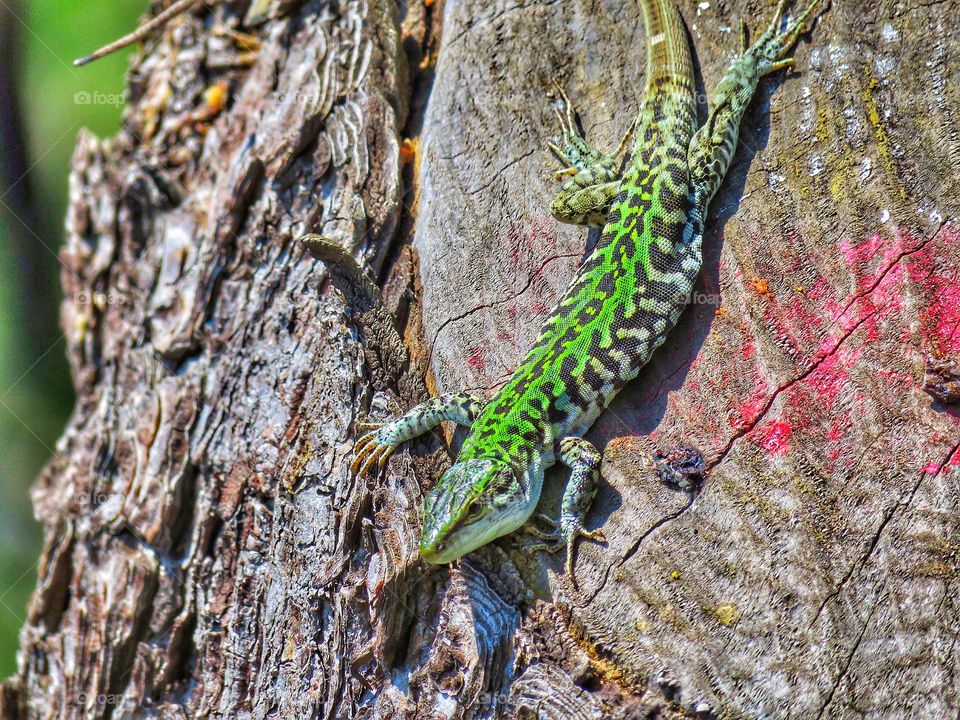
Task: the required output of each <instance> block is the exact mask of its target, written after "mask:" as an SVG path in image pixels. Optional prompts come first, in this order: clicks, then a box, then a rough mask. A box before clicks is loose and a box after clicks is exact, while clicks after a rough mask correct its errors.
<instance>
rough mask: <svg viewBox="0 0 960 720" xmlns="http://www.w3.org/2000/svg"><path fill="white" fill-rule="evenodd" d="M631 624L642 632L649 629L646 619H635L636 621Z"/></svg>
mask: <svg viewBox="0 0 960 720" xmlns="http://www.w3.org/2000/svg"><path fill="white" fill-rule="evenodd" d="M633 626H634V627H635V628H636V629H637V630H638V631H639V632H642V633H645V632H649V631H650V623H649V622H647V621H646V620H637V621H636V622H635V623H634V624H633Z"/></svg>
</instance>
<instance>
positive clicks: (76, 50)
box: [0, 0, 148, 678]
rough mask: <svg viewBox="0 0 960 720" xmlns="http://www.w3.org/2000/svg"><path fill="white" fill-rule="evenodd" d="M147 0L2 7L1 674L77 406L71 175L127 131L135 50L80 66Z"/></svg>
mask: <svg viewBox="0 0 960 720" xmlns="http://www.w3.org/2000/svg"><path fill="white" fill-rule="evenodd" d="M147 7H148V3H147V0H0V33H2V34H0V493H2V496H3V498H4V502H2V503H0V678H2V677H6V676H8V675H10V674H11V673H12V672H14V670H15V669H16V649H17V635H18V633H19V631H20V627H21V626H22V625H23V622H24V618H25V617H26V606H27V601H28V600H29V597H30V593H31V592H32V590H33V587H34V583H35V582H36V561H37V558H38V554H39V551H40V541H41V533H40V528H39V526H38V525H37V524H36V523H35V522H34V520H33V513H32V510H31V506H30V498H29V488H30V485H31V483H32V482H33V480H34V478H35V477H36V475H37V473H38V472H39V470H40V469H41V468H42V467H43V465H44V464H45V463H46V462H47V460H48V459H49V457H50V455H51V453H52V452H53V451H52V448H53V447H54V445H55V444H56V441H57V438H58V437H59V435H60V433H61V432H62V430H63V427H64V423H65V422H66V419H67V416H68V415H69V413H70V411H71V409H72V406H73V391H72V388H71V384H70V377H69V373H68V368H67V364H66V359H65V354H64V353H65V349H64V344H63V340H62V334H61V332H60V328H59V325H58V322H57V314H58V311H59V305H60V302H61V299H62V293H61V290H60V282H59V270H60V266H59V261H58V259H57V252H58V251H59V249H60V247H61V246H62V244H63V218H64V213H65V210H66V200H67V175H68V166H69V162H70V155H71V153H72V152H73V146H74V142H75V140H76V137H77V132H78V131H79V130H80V128H81V127H87V128H88V129H90V130H91V131H93V132H94V133H96V134H97V135H99V136H100V137H106V136H110V135H113V134H115V133H116V132H117V129H118V128H119V126H120V120H121V114H122V111H123V107H122V105H121V104H120V103H119V102H117V97H118V96H120V97H122V93H123V87H124V82H123V78H124V73H125V71H126V69H127V66H128V62H129V57H130V54H131V53H132V52H135V50H130V51H127V52H124V53H118V54H117V55H114V56H111V57H108V58H105V59H103V60H99V61H97V62H96V63H94V64H92V65H88V66H86V67H82V68H74V67H73V66H72V65H71V61H72V60H73V59H74V58H76V57H79V56H81V55H85V54H87V53H89V52H90V51H92V50H94V49H96V48H97V47H99V46H101V45H103V44H106V43H107V42H109V41H110V40H113V39H115V38H117V37H119V36H121V35H123V34H125V33H126V32H128V31H129V30H131V29H133V28H134V27H135V26H136V24H137V22H138V19H139V17H140V16H141V14H142V13H144V12H145V11H146V10H147Z"/></svg>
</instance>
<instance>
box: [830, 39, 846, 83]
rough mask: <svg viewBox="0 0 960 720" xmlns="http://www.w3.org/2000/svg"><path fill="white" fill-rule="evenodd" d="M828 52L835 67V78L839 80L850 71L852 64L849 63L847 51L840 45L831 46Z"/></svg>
mask: <svg viewBox="0 0 960 720" xmlns="http://www.w3.org/2000/svg"><path fill="white" fill-rule="evenodd" d="M827 52H828V53H830V64H831V65H832V66H833V74H834V77H836V78H837V79H838V80H839V79H840V78H842V77H843V76H844V75H846V73H847V71H848V70H849V69H850V63H849V62H847V50H846V48H843V47H841V46H839V45H830V47H828V48H827Z"/></svg>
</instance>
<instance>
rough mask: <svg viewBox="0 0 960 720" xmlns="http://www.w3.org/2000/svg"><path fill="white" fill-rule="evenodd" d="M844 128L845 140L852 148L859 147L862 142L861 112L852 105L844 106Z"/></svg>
mask: <svg viewBox="0 0 960 720" xmlns="http://www.w3.org/2000/svg"><path fill="white" fill-rule="evenodd" d="M843 121H844V128H845V131H846V134H847V141H848V142H849V143H850V145H851V146H853V147H854V148H860V147H861V146H862V145H863V144H864V140H863V138H864V134H865V133H864V126H863V120H862V117H861V113H860V112H859V110H857V109H854V108H852V107H848V108H845V109H844V111H843Z"/></svg>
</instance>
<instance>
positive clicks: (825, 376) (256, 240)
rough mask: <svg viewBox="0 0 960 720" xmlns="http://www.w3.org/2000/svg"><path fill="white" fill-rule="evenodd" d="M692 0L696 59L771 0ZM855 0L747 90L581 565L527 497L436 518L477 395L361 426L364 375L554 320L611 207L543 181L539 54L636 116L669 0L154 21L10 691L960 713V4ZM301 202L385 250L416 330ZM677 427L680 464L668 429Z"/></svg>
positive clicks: (115, 181)
mask: <svg viewBox="0 0 960 720" xmlns="http://www.w3.org/2000/svg"><path fill="white" fill-rule="evenodd" d="M678 5H679V7H680V9H681V11H682V12H683V15H684V17H685V19H686V22H687V25H688V28H689V30H690V35H691V38H692V40H693V42H694V44H695V45H696V48H697V64H698V69H699V72H700V74H701V75H702V83H703V85H704V86H705V87H706V90H707V92H709V90H710V88H712V87H713V86H714V85H715V83H716V82H717V80H718V79H719V78H720V76H721V75H722V73H723V72H724V71H725V69H726V67H727V65H728V64H729V62H730V60H731V59H732V57H733V54H734V53H735V51H736V48H737V44H738V26H739V21H740V20H741V19H744V20H747V21H748V23H749V24H750V25H751V26H752V27H754V28H756V27H759V26H762V25H764V24H765V23H766V22H767V21H768V19H769V17H770V15H771V13H772V12H773V3H767V2H758V1H756V0H731V1H728V2H721V3H699V2H694V1H693V0H680V2H678ZM834 5H835V6H834V7H833V8H832V9H831V11H830V12H829V13H828V14H826V15H825V16H824V17H823V19H822V21H821V22H820V23H819V24H818V26H817V28H816V30H815V32H814V33H813V35H812V38H811V40H810V41H809V42H805V43H802V44H801V46H800V47H799V49H798V51H797V61H798V62H797V68H798V72H797V73H793V74H779V75H777V76H775V77H772V78H770V79H768V80H766V81H765V82H764V83H763V85H762V88H761V90H760V92H759V93H758V98H757V100H756V101H755V102H754V104H753V106H752V108H751V110H750V111H749V112H748V115H747V117H746V118H745V120H744V123H743V127H742V142H741V147H740V148H739V152H738V156H737V159H736V161H735V163H734V166H733V168H732V169H731V172H730V176H729V178H728V180H727V182H726V183H725V184H724V186H723V188H722V189H721V191H720V193H719V195H718V197H717V198H716V199H715V200H714V202H713V205H712V208H711V216H712V219H711V221H710V223H709V227H708V235H707V238H706V241H705V264H704V272H703V276H702V279H701V280H700V283H699V286H698V293H697V295H695V297H694V298H693V304H692V306H691V307H690V308H689V309H688V310H687V311H686V313H685V314H684V316H683V319H682V320H681V322H680V324H679V326H678V327H677V328H676V329H675V331H674V332H673V333H672V335H671V337H670V339H669V341H668V342H667V344H666V346H665V347H664V348H663V349H662V350H661V351H659V352H658V353H657V355H656V357H655V359H654V361H653V362H652V363H651V364H650V365H649V366H648V367H647V368H646V369H645V370H644V372H643V373H642V375H641V378H640V379H639V380H638V381H637V382H636V383H634V384H633V385H632V386H631V387H630V388H629V389H628V390H627V391H626V392H624V393H623V394H622V395H621V396H620V397H619V398H618V399H617V400H616V401H615V403H614V404H613V406H612V407H611V408H610V409H609V411H608V412H606V413H605V414H604V415H603V417H602V418H601V420H600V421H599V422H598V423H597V425H596V426H595V427H594V429H593V430H592V432H591V433H590V434H589V436H588V437H589V439H590V440H591V441H593V442H594V443H595V444H597V445H598V447H605V448H606V450H605V458H604V465H603V470H602V473H603V477H604V483H603V486H602V488H601V491H600V494H599V495H598V498H597V501H596V504H595V507H594V510H593V511H592V512H591V515H590V524H591V526H600V525H602V526H603V527H604V529H605V531H606V535H607V537H608V538H609V543H608V545H607V546H597V545H592V544H589V543H584V544H581V546H580V547H579V551H578V561H577V575H578V580H579V588H577V587H574V586H573V585H572V584H571V583H570V582H569V578H566V577H564V576H563V575H562V558H560V557H556V558H555V557H548V556H543V555H540V554H538V555H533V556H531V555H530V554H529V553H526V552H524V550H523V547H522V544H520V543H519V542H518V539H517V538H515V537H508V538H504V539H502V540H500V541H497V542H495V543H492V544H491V545H490V546H488V547H485V548H483V549H481V550H480V551H478V552H476V553H473V554H471V555H470V556H468V557H467V558H465V559H464V560H462V561H460V562H458V563H455V564H454V565H452V566H450V567H430V566H427V565H425V564H423V563H422V562H421V561H420V560H419V559H418V556H417V537H418V530H419V502H420V498H421V496H422V494H423V492H424V491H425V490H426V489H427V488H429V487H430V485H431V484H432V483H433V482H434V480H435V478H436V477H437V474H438V473H439V472H440V471H441V470H442V469H443V467H444V465H445V464H446V463H448V462H449V460H448V455H447V452H446V449H445V445H446V444H447V442H448V441H450V440H451V439H450V438H449V437H443V436H441V435H440V434H437V435H436V436H435V437H432V438H429V439H428V440H427V441H424V442H420V443H414V444H413V445H412V447H411V448H407V449H404V450H403V451H402V452H399V453H398V454H397V455H396V456H395V457H394V459H393V460H392V461H391V462H390V464H389V467H388V470H387V471H386V472H385V473H384V474H383V476H382V477H381V478H379V479H376V480H370V481H360V480H358V479H356V478H354V477H351V475H350V473H349V472H348V465H349V458H350V455H351V450H352V442H353V439H354V438H355V437H356V432H357V431H356V425H357V423H358V422H359V421H361V420H363V419H364V416H366V415H368V414H369V415H372V416H374V417H385V416H387V415H391V414H393V413H396V412H398V411H400V410H402V409H405V408H406V407H408V406H410V405H411V404H413V403H414V402H417V401H418V400H422V399H423V398H425V397H426V395H427V391H428V389H429V392H431V393H433V392H439V391H449V390H459V389H471V390H473V391H474V392H492V391H493V390H494V389H495V388H497V387H498V386H499V385H500V384H501V383H503V382H504V381H505V379H506V378H507V377H508V375H509V373H510V372H511V370H512V369H513V368H514V367H515V366H516V364H517V362H518V361H519V360H520V358H521V357H522V355H523V353H524V351H525V349H526V348H527V347H528V346H529V345H530V343H531V342H532V340H533V339H534V337H535V336H536V333H537V330H538V328H539V325H540V323H541V321H542V319H543V315H544V314H545V313H546V312H548V311H549V309H550V307H551V306H552V304H553V302H554V301H555V299H556V298H557V296H558V295H559V294H560V293H561V292H562V291H563V289H564V288H565V286H566V284H567V282H568V281H569V279H570V277H571V276H572V274H573V272H574V269H575V266H576V264H577V262H578V261H579V259H580V258H581V256H582V254H583V251H584V247H585V242H588V241H589V238H586V233H584V232H583V231H581V230H579V229H577V228H573V227H567V226H561V225H559V224H558V223H556V222H555V221H554V220H552V219H551V218H550V217H549V214H548V212H547V208H548V202H549V197H550V196H551V193H552V192H553V191H554V190H555V187H556V186H555V184H554V182H553V179H552V171H553V170H554V169H555V168H554V166H553V163H552V161H551V160H550V158H549V155H548V153H547V152H545V149H544V144H543V143H544V139H545V136H547V135H550V134H553V133H555V132H556V124H555V120H554V117H553V112H552V105H553V104H554V103H555V100H556V99H555V98H553V97H551V96H550V90H549V88H550V80H551V78H552V77H553V76H557V77H558V78H559V80H560V82H561V83H562V85H563V86H564V87H565V88H566V89H567V91H568V92H569V93H570V95H571V97H573V98H575V101H576V102H577V104H578V107H579V110H580V117H581V120H582V123H583V126H584V128H585V129H586V131H587V134H588V137H590V138H591V139H592V140H593V141H595V142H597V143H598V144H599V146H600V147H607V148H612V147H614V146H615V145H616V143H617V141H618V140H619V137H620V135H621V134H622V133H623V132H624V130H625V129H626V127H627V125H628V123H629V122H630V120H631V119H632V115H633V113H634V112H635V110H636V107H637V104H638V101H639V99H640V92H641V88H642V73H643V67H642V60H641V59H642V58H643V57H644V35H643V30H642V22H641V19H640V15H639V7H638V4H637V3H635V2H633V1H632V0H630V1H628V0H570V1H569V2H562V3H560V2H547V3H520V2H516V1H515V0H493V1H492V2H487V3H465V2H454V1H453V0H448V1H447V2H446V3H445V4H432V3H427V4H424V5H421V4H405V3H400V7H399V8H398V7H395V6H394V4H392V3H389V2H386V1H385V0H341V1H340V2H335V3H331V2H305V3H302V2H301V3H297V2H285V3H284V2H274V3H272V4H268V3H259V2H258V3H254V4H253V7H251V8H248V7H246V5H245V3H242V2H233V3H227V4H222V5H217V6H215V7H214V9H213V10H210V9H209V8H206V7H205V6H198V8H197V9H195V11H194V12H193V13H191V14H188V15H186V16H184V17H183V18H181V19H179V20H178V21H176V22H175V23H174V24H173V25H172V26H171V27H170V28H169V29H167V30H166V31H164V32H163V33H161V34H159V35H158V37H157V39H156V41H155V42H151V43H150V44H149V45H148V50H147V52H146V53H145V55H144V56H143V58H142V59H141V60H140V61H138V62H137V63H136V65H135V66H134V68H133V70H132V71H131V74H130V93H131V102H130V105H129V108H128V111H127V115H126V121H125V127H124V130H123V131H122V132H121V133H120V134H119V136H118V137H116V138H114V139H112V140H109V141H100V140H97V139H95V138H92V137H90V136H89V135H82V136H81V137H80V139H79V141H78V146H77V150H76V153H75V156H74V160H73V172H72V176H71V192H72V202H71V207H70V211H69V216H68V219H67V243H66V247H65V248H64V250H63V252H62V258H63V261H64V263H65V264H66V265H67V266H68V267H69V268H70V269H71V272H64V274H63V281H64V285H65V291H66V300H65V302H64V305H63V307H62V325H63V328H64V332H65V333H66V336H67V339H68V345H69V357H70V361H71V365H72V369H73V376H74V382H75V384H76V387H77V393H78V401H77V407H76V411H75V413H74V415H73V418H72V419H71V421H70V424H69V426H68V428H67V429H66V431H65V433H64V436H63V438H62V439H61V441H60V443H59V445H58V447H57V455H56V457H55V458H54V459H53V460H52V461H51V463H50V465H49V466H48V468H47V470H46V471H45V472H44V474H43V475H42V476H41V478H40V479H39V480H38V482H37V484H36V486H35V488H34V498H33V499H34V505H35V508H36V514H37V516H38V518H39V519H40V521H41V522H42V523H43V526H44V531H45V536H46V543H45V547H44V551H43V555H42V557H41V564H40V573H39V580H38V587H37V589H36V592H35V595H34V598H33V601H32V604H31V606H30V613H29V619H28V623H27V625H26V627H25V628H24V629H23V633H22V638H21V643H22V649H21V653H20V656H19V668H20V669H19V672H18V674H17V675H16V676H14V677H13V678H10V679H9V680H7V682H6V683H5V684H4V686H3V693H2V698H0V702H2V707H3V710H4V712H5V713H6V716H7V717H15V718H74V717H76V718H88V717H91V718H124V717H163V718H187V717H189V718H193V717H208V716H212V717H267V716H269V717H282V718H302V717H317V718H352V717H362V718H393V717H408V718H433V717H448V718H489V717H495V716H504V717H540V718H589V717H611V718H633V717H640V716H643V714H644V713H646V714H647V715H649V716H653V717H668V718H669V717H689V716H691V715H695V716H700V717H709V716H711V715H713V716H717V717H731V718H732V717H752V718H766V717H771V718H773V717H776V718H810V717H816V718H855V717H856V718H859V717H870V718H880V717H915V718H925V717H951V716H956V714H957V712H958V710H960V697H958V696H960V673H958V659H957V658H958V655H957V652H956V641H957V633H958V628H960V606H958V601H957V599H956V593H955V592H954V591H955V589H956V585H955V583H956V581H957V574H958V571H960V568H958V552H960V549H958V548H960V520H958V514H957V511H958V497H960V493H958V483H960V443H958V438H960V427H958V426H960V413H957V412H956V411H955V410H952V409H950V407H948V406H943V405H941V404H939V403H934V402H933V401H932V400H931V398H930V397H929V396H927V395H926V394H924V393H923V391H922V385H923V374H924V363H925V360H926V358H927V357H937V358H944V359H947V358H951V357H956V356H957V355H960V331H958V326H960V291H958V284H957V269H956V268H957V267H958V260H960V230H958V224H957V223H958V221H957V206H956V200H955V198H956V197H957V196H958V190H960V187H958V184H960V183H958V181H957V179H956V176H955V173H953V172H952V168H953V167H954V166H955V164H956V162H955V161H957V160H958V159H960V145H958V133H960V127H958V121H957V119H956V116H955V113H954V110H953V108H955V107H956V106H957V101H958V99H960V98H958V92H960V91H958V89H957V88H958V85H957V83H955V82H952V79H955V77H956V75H957V72H958V71H960V66H958V63H960V61H958V49H960V47H958V40H957V35H958V33H957V29H958V21H957V20H956V17H957V10H958V7H957V6H956V4H955V3H950V2H947V3H920V2H918V1H917V0H898V1H894V0H890V1H888V2H883V3H870V4H867V3H841V2H837V3H834ZM224 26H227V27H232V28H235V29H237V30H241V31H243V32H246V33H256V35H257V36H258V37H259V38H260V40H261V41H262V47H261V48H259V50H258V51H257V54H256V57H255V58H250V57H248V53H249V48H248V43H247V42H246V41H245V40H244V39H243V38H239V37H237V36H236V35H231V34H229V33H226V32H224V31H223V27H224ZM211 88H217V89H214V90H211ZM220 97H225V98H226V102H225V104H223V103H221V102H220V100H219V98H220ZM222 105H223V106H222ZM221 106H222V107H221ZM405 138H406V139H407V141H406V142H404V139H405ZM401 159H404V160H406V161H407V162H406V164H404V163H403V162H402V160H401ZM306 231H314V232H317V233H320V234H323V235H325V236H328V237H332V238H334V239H336V240H337V241H338V242H339V243H340V244H341V245H342V246H343V247H344V248H346V249H347V250H349V251H350V252H352V253H354V255H355V256H356V257H358V258H362V259H363V260H364V261H365V264H366V265H367V266H368V267H369V269H370V273H371V275H372V277H374V278H375V279H376V280H377V282H378V284H379V285H380V286H381V287H382V289H383V302H385V303H386V307H387V308H388V309H389V310H390V311H391V312H392V313H393V315H394V316H395V318H396V321H397V327H398V328H399V331H400V336H401V337H402V339H403V345H402V346H400V345H399V344H395V345H391V346H390V347H387V348H383V347H378V344H382V342H381V341H379V340H378V339H377V338H381V339H382V336H383V333H379V334H378V332H374V331H373V330H372V329H371V327H370V325H369V313H365V312H364V311H358V310H357V308H356V303H355V302H352V303H345V302H344V301H343V295H342V293H341V292H339V291H338V290H337V289H336V288H338V287H339V288H341V290H342V289H343V287H344V286H345V285H349V284H350V282H352V281H351V280H350V276H349V273H346V274H343V273H341V274H337V272H334V273H333V275H332V276H331V275H328V272H327V269H326V268H325V266H324V265H323V264H322V263H320V262H317V261H315V260H313V259H312V258H310V256H309V255H305V254H304V251H303V248H302V247H300V246H299V245H298V243H297V242H295V238H296V237H298V236H299V235H300V234H302V233H303V232H306ZM594 239H595V238H594ZM355 279H356V278H354V280H355ZM328 280H329V282H328ZM361 285H363V284H362V283H360V284H357V285H356V286H355V287H356V288H360V289H359V290H357V291H356V292H357V293H360V294H361V295H362V293H363V292H364V291H363V290H362V288H361ZM363 287H366V286H365V285H364V286H363ZM348 295H349V292H348ZM374 295H375V293H368V296H369V297H368V299H369V300H370V302H371V303H375V302H378V300H377V298H376V297H374ZM368 309H369V308H368ZM386 334H387V335H389V333H386ZM455 440H456V439H454V443H455ZM681 445H685V446H693V447H695V448H696V449H698V450H699V451H700V452H701V453H702V454H703V456H704V458H705V463H706V467H707V477H706V480H705V482H704V484H703V486H702V488H701V489H700V490H699V491H698V492H694V493H692V494H685V493H683V492H679V491H677V490H675V489H671V488H669V487H667V486H665V485H664V484H663V483H661V482H660V480H659V479H658V475H657V473H656V472H654V470H653V469H652V467H651V462H650V458H651V456H652V455H653V454H654V453H655V452H657V451H658V450H659V451H669V450H670V449H671V448H674V447H677V446H681ZM561 479H562V474H561V473H556V474H551V475H550V476H549V477H548V488H549V489H548V492H547V493H546V497H545V499H544V504H543V508H544V509H546V510H547V511H548V512H555V511H556V508H557V506H558V503H559V496H560V488H561V486H562V482H560V480H561Z"/></svg>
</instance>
